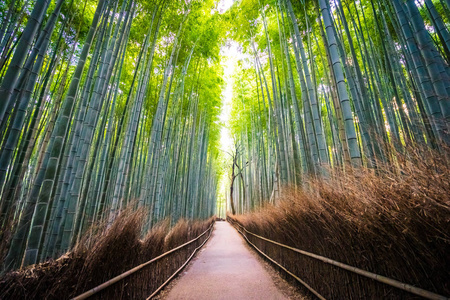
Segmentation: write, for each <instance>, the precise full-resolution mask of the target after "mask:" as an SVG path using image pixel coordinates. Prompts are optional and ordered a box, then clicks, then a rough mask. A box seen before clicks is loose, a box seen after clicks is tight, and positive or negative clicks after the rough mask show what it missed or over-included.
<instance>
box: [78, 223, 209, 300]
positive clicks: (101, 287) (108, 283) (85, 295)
mask: <svg viewBox="0 0 450 300" xmlns="http://www.w3.org/2000/svg"><path fill="white" fill-rule="evenodd" d="M214 223H215V222H213V223H211V225H210V226H209V227H208V229H206V230H205V231H204V232H203V233H202V234H200V235H199V236H197V237H196V238H194V239H192V240H190V241H188V242H186V243H184V244H182V245H180V246H178V247H176V248H173V249H172V250H169V251H167V252H165V253H163V254H161V255H159V256H157V257H155V258H153V259H151V260H149V261H147V262H145V263H143V264H140V265H139V266H136V267H134V268H132V269H130V270H128V271H126V272H124V273H122V274H120V275H118V276H116V277H114V278H112V279H110V280H108V281H106V282H104V283H102V284H101V285H99V286H97V287H94V288H92V289H90V290H88V291H86V292H84V293H83V294H81V295H78V296H76V297H75V298H73V300H83V299H87V298H89V297H91V296H93V295H95V294H97V293H98V292H100V291H102V290H104V289H106V288H108V287H110V286H112V285H113V284H115V283H117V282H119V281H121V280H123V279H125V278H127V277H128V276H130V275H132V274H134V273H136V272H137V271H139V270H141V269H143V268H144V267H147V266H148V265H150V264H152V263H155V262H157V261H159V260H161V259H162V258H165V257H167V256H168V255H169V254H172V253H174V252H176V251H178V250H180V249H183V248H185V247H186V246H189V245H191V244H192V243H194V242H196V241H198V240H199V239H200V238H201V237H203V236H204V235H206V234H207V233H209V234H208V236H207V238H206V239H205V240H204V241H203V242H202V243H201V245H200V246H198V247H197V248H195V249H194V251H193V252H192V254H191V255H190V256H189V258H188V259H187V260H186V261H185V262H184V263H183V265H182V266H181V267H180V268H178V269H177V270H176V271H175V273H173V274H172V275H171V276H170V277H169V278H168V279H167V280H166V281H164V283H163V284H162V285H161V286H159V287H158V288H157V289H156V290H155V291H154V292H153V293H152V294H151V295H150V296H149V297H148V298H147V299H151V298H152V297H153V296H155V295H156V294H157V293H158V292H159V291H160V290H161V289H162V288H163V287H164V286H165V285H167V283H169V281H170V280H171V279H173V278H174V277H175V276H176V275H177V274H178V273H179V272H180V271H181V270H182V269H183V268H184V267H185V266H186V265H187V264H188V263H189V261H190V260H191V259H192V257H194V255H195V253H196V252H197V251H198V250H199V249H200V248H201V247H202V246H203V245H204V244H205V243H206V242H207V241H208V240H209V238H210V236H211V233H212V229H213V226H214Z"/></svg>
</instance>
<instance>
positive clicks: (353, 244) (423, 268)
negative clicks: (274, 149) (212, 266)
mask: <svg viewBox="0 0 450 300" xmlns="http://www.w3.org/2000/svg"><path fill="white" fill-rule="evenodd" d="M447 153H448V152H447ZM449 162H450V160H449V159H448V155H442V154H437V153H434V152H427V153H424V152H419V151H417V155H411V154H409V156H408V157H405V156H399V158H398V161H397V162H396V164H397V165H396V167H395V168H390V167H387V166H383V165H382V164H381V163H379V164H378V167H379V168H378V171H377V172H376V173H375V172H373V171H370V170H358V171H356V170H354V172H353V173H334V174H332V175H330V177H329V178H328V179H326V180H312V181H311V182H309V184H308V188H304V189H298V190H295V189H294V188H291V189H288V188H286V189H285V191H284V194H283V196H282V198H283V200H282V201H281V203H279V204H278V205H277V206H276V207H275V206H267V207H264V208H262V209H261V210H260V211H259V212H254V213H251V214H246V215H238V216H229V219H231V220H232V221H233V222H236V223H238V224H240V225H241V226H243V227H244V228H246V229H247V230H248V231H250V232H252V233H255V234H257V235H260V236H262V237H264V238H267V239H270V240H273V241H276V242H278V243H281V244H284V245H288V246H290V247H293V248H297V249H301V250H304V251H307V252H310V253H314V254H317V255H320V256H324V257H327V258H330V259H332V260H335V261H338V262H341V263H344V264H347V265H350V266H353V267H357V268H359V269H362V270H366V271H369V272H372V273H375V274H380V275H382V276H385V277H388V278H392V279H394V280H397V281H400V282H404V283H407V284H410V285H413V286H415V287H419V288H421V289H424V290H427V291H431V292H433V293H436V294H439V295H443V296H444V298H445V297H449V296H450V281H449V280H448V279H449V278H450V256H449V253H450V168H449ZM246 236H247V238H248V239H249V241H250V242H251V243H253V244H255V246H256V247H258V248H259V249H261V250H262V251H263V252H264V253H265V254H267V255H268V256H270V257H271V258H272V259H274V260H275V261H277V262H279V263H280V264H281V265H282V266H284V267H286V268H287V269H288V270H289V271H290V272H292V273H293V274H295V275H297V276H298V277H300V278H301V279H302V280H304V281H305V282H306V283H307V284H309V285H310V286H311V287H312V288H313V289H315V290H316V291H317V292H318V293H319V294H321V295H322V296H323V297H325V298H326V299H422V298H421V297H419V296H416V295H413V294H411V293H408V292H405V291H402V290H400V289H398V288H395V287H391V286H389V285H386V284H383V283H380V282H377V281H374V280H372V279H369V278H365V277H363V276H360V275H358V274H355V273H352V272H349V271H347V270H344V269H341V268H338V267H336V266H333V265H331V264H326V263H323V262H322V261H320V260H317V259H314V258H312V257H308V256H305V255H301V254H299V253H296V252H295V251H292V250H290V249H286V248H283V247H280V246H278V245H275V244H273V243H270V242H267V241H265V240H263V239H260V238H258V237H255V236H252V235H251V234H246Z"/></svg>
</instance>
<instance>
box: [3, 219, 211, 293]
mask: <svg viewBox="0 0 450 300" xmlns="http://www.w3.org/2000/svg"><path fill="white" fill-rule="evenodd" d="M142 220H143V218H142V212H135V213H127V214H122V215H121V216H119V217H118V219H117V220H116V221H115V223H114V224H113V225H112V226H111V228H110V229H109V230H108V231H107V232H106V233H103V234H100V235H98V236H96V237H95V238H94V240H95V242H94V244H93V246H91V247H89V248H87V247H86V244H90V243H89V242H86V241H84V242H85V243H82V245H79V246H77V247H76V248H75V249H74V250H73V251H72V252H70V253H68V254H66V255H64V256H62V257H61V258H59V259H57V260H51V261H48V262H45V263H42V264H38V265H34V266H31V267H28V268H25V269H22V270H18V271H13V272H10V273H8V274H5V275H4V276H3V277H2V278H1V279H0V299H71V298H73V297H75V296H77V295H80V294H82V293H84V292H86V291H88V290H90V289H92V288H94V287H97V286H99V285H101V284H103V283H104V282H106V281H108V280H110V279H112V278H114V277H116V276H118V275H120V274H122V273H124V272H126V271H128V270H130V269H132V268H134V267H136V266H138V265H141V264H143V263H145V262H147V261H149V260H151V259H153V258H155V257H158V256H160V255H161V254H163V253H165V252H167V251H169V250H171V249H174V248H176V247H178V246H180V245H182V244H185V243H186V242H188V241H190V240H193V239H195V238H196V237H198V236H199V235H200V234H202V233H204V232H205V231H206V230H207V229H208V228H210V226H211V225H212V224H213V222H214V219H213V218H211V219H209V220H206V221H186V220H180V221H179V222H178V223H177V224H176V225H175V226H174V227H173V228H169V223H168V222H162V223H161V224H159V225H158V226H156V227H154V228H153V229H152V230H151V231H150V232H149V233H148V234H147V235H146V237H145V238H144V239H140V234H141V228H142ZM207 237H208V234H204V235H203V236H202V237H201V238H199V239H198V240H196V241H194V242H192V243H190V244H189V245H187V246H186V247H183V248H182V249H179V250H177V251H174V252H172V253H170V254H168V255H166V256H165V257H163V258H162V259H159V260H156V261H155V262H154V263H151V264H149V265H148V266H145V267H143V268H142V269H140V270H139V271H137V272H135V273H133V274H131V275H130V276H128V277H126V278H125V279H123V280H121V281H119V282H117V283H115V284H113V285H111V286H110V287H108V288H106V289H104V290H102V291H100V292H99V293H97V294H95V295H93V296H92V297H90V298H89V299H146V298H147V297H148V296H149V295H151V294H152V293H153V292H154V291H155V290H156V289H157V288H158V287H159V286H160V285H161V284H163V283H164V282H165V281H166V280H167V279H168V278H169V277H170V276H171V275H172V274H173V273H174V272H175V271H176V270H177V269H179V268H180V266H182V265H183V264H184V263H185V261H186V260H187V259H188V258H189V257H190V256H191V254H192V252H193V251H194V250H195V249H196V248H197V247H199V246H200V245H201V244H202V243H203V242H204V241H205V240H206V238H207ZM89 241H92V238H90V239H89Z"/></svg>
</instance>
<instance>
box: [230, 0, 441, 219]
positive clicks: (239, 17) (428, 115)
mask: <svg viewBox="0 0 450 300" xmlns="http://www.w3.org/2000/svg"><path fill="white" fill-rule="evenodd" d="M229 13H230V14H231V15H232V19H233V20H235V23H234V24H235V27H234V28H233V34H232V37H233V38H234V39H236V40H237V41H238V42H239V43H241V45H242V47H243V49H244V52H245V54H246V56H244V57H243V58H241V60H240V62H239V64H238V72H237V74H236V75H235V81H234V82H235V83H234V99H233V112H232V125H231V126H232V134H233V136H234V140H235V145H236V148H237V149H238V150H237V151H236V152H235V153H236V156H237V158H236V162H237V164H235V165H233V168H235V169H236V171H238V172H239V173H240V174H241V175H240V176H238V177H236V181H235V182H234V188H233V193H234V197H233V199H234V201H235V203H234V206H236V211H237V212H238V213H242V212H246V211H249V210H253V209H255V208H256V207H259V206H260V205H261V204H263V203H265V201H270V202H271V203H276V202H277V201H276V200H277V199H278V198H279V195H280V191H281V190H282V188H283V186H289V185H291V186H299V185H302V184H304V182H306V181H307V179H309V178H314V177H317V176H320V177H324V176H325V177H327V176H329V175H330V172H333V169H336V168H337V169H339V170H346V171H347V172H351V170H352V169H353V168H354V167H357V168H359V167H363V168H371V169H373V170H376V168H377V162H384V163H388V164H392V165H395V160H396V155H395V154H396V153H405V152H406V151H407V149H410V148H411V147H412V148H414V145H425V147H429V148H430V149H436V150H437V151H440V149H443V148H446V147H447V146H448V145H449V143H450V139H449V138H450V137H449V125H450V123H449V120H450V119H449V117H450V115H449V113H450V111H449V108H450V98H449V96H450V93H449V92H450V77H449V74H450V68H449V62H450V52H449V42H450V35H449V30H448V29H449V24H450V19H449V17H450V2H449V1H447V0H439V1H434V0H433V1H432V0H426V1H414V0H376V1H368V0H361V1H348V0H329V1H328V0H313V1H309V0H298V1H294V0H280V1H263V0H243V1H241V2H240V3H239V4H238V5H235V6H234V7H233V9H232V10H230V12H229Z"/></svg>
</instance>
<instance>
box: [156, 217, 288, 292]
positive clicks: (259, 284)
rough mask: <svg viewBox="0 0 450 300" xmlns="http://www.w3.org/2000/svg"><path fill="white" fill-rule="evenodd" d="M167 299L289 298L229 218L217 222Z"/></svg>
mask: <svg viewBox="0 0 450 300" xmlns="http://www.w3.org/2000/svg"><path fill="white" fill-rule="evenodd" d="M164 298H165V299H170V300H172V299H174V300H182V299H195V300H201V299H258V300H260V299H274V300H276V299H288V298H287V297H285V296H284V295H283V294H282V293H281V292H280V291H279V290H278V289H277V287H276V286H275V284H274V282H273V281H272V278H271V276H270V275H269V273H268V272H267V271H266V269H265V268H264V267H263V266H262V265H261V263H260V262H259V261H258V259H257V258H256V256H255V254H254V253H251V252H250V250H249V249H248V247H246V246H245V245H244V241H243V239H242V238H241V237H240V236H239V234H238V233H237V232H236V230H235V229H234V228H233V227H232V226H231V225H230V224H229V223H228V222H216V225H215V230H214V231H213V234H212V236H211V239H210V240H209V241H208V243H207V244H206V246H205V248H203V249H202V251H201V252H200V253H199V254H198V256H197V258H196V259H195V260H194V261H193V262H192V264H191V266H189V267H188V269H187V271H185V272H183V275H182V276H181V277H180V278H179V279H178V280H177V281H176V282H175V283H174V286H173V287H172V288H171V289H170V290H169V291H168V294H167V297H164Z"/></svg>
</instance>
